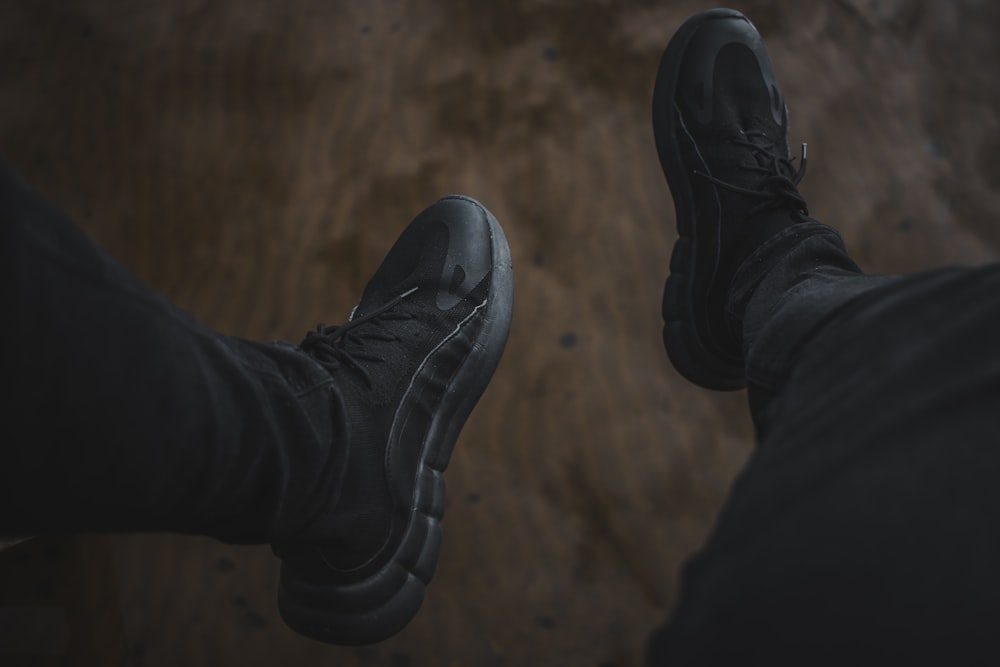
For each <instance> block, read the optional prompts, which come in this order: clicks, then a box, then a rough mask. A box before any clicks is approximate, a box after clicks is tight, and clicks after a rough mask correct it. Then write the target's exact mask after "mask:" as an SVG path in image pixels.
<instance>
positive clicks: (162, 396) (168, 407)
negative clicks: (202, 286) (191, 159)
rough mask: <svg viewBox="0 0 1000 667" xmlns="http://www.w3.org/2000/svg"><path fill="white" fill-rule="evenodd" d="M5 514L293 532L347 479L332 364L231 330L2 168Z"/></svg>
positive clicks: (47, 520) (229, 531)
mask: <svg viewBox="0 0 1000 667" xmlns="http://www.w3.org/2000/svg"><path fill="white" fill-rule="evenodd" d="M0 237H2V238H0V253H2V262H0V271H2V274H3V275H2V278H0V309H2V311H0V312H3V313H4V326H3V327H2V331H0V336H2V339H0V354H2V359H3V361H2V364H3V378H4V379H3V381H4V385H5V387H6V391H5V392H4V393H5V394H6V396H7V398H6V399H4V400H3V401H2V402H0V421H2V424H3V426H2V436H0V437H2V444H0V532H2V533H4V534H18V533H23V534H37V533H49V532H55V531H84V530H175V531H183V532H193V533H203V534H208V535H213V536H216V537H220V538H223V539H227V540H232V541H240V542H267V541H272V540H275V539H287V538H289V537H292V536H294V535H295V534H297V533H298V532H299V531H301V530H302V529H303V528H304V527H305V526H306V525H308V523H309V520H310V519H311V518H312V517H313V516H314V515H315V514H316V513H318V512H320V511H321V510H324V509H326V508H327V507H328V503H329V502H332V501H333V500H334V499H335V497H336V494H337V489H338V482H339V476H340V474H341V471H342V469H343V463H344V457H345V452H344V448H345V447H346V442H345V436H344V417H343V414H342V411H343V408H342V401H341V398H340V395H339V393H338V390H337V387H335V386H333V384H332V382H331V379H330V376H329V374H327V373H326V372H325V371H324V370H323V369H322V367H320V366H318V365H317V364H316V363H315V362H313V361H312V360H311V359H309V358H308V357H306V356H305V355H303V354H301V353H300V352H298V351H297V350H295V349H294V348H293V347H292V346H290V345H286V344H281V343H274V344H271V343H255V342H250V341H244V340H240V339H236V338H231V337H226V336H222V335H220V334H217V333H215V332H213V331H210V330H208V329H207V328H206V327H204V326H203V325H201V324H200V323H199V322H197V321H196V320H195V319H194V318H193V317H191V316H190V315H188V314H187V313H185V312H183V311H181V310H180V309H178V308H176V307H175V306H173V305H172V304H170V303H169V302H168V301H167V300H166V299H164V298H163V297H162V296H160V295H158V294H156V293H154V292H152V291H151V290H149V289H148V288H146V287H145V286H144V285H142V284H141V283H140V281H138V280H137V279H136V278H135V277H134V276H133V275H131V274H130V273H129V272H128V271H126V270H125V269H124V268H123V267H121V266H120V265H119V264H118V263H117V262H115V261H114V260H113V259H112V258H111V257H110V256H108V255H107V254H106V253H104V252H103V251H102V250H100V249H99V248H97V247H96V246H95V245H94V244H92V243H91V242H90V241H89V240H88V239H87V238H86V237H85V236H84V235H83V234H82V233H81V232H80V231H79V230H78V229H77V228H75V227H74V226H73V224H72V223H71V222H70V221H69V220H67V219H66V218H65V217H64V216H63V215H62V214H60V213H59V212H58V211H56V210H55V209H54V208H53V207H51V205H49V204H48V203H46V202H45V201H43V200H42V199H41V198H40V197H39V196H38V195H37V194H35V193H34V192H32V191H31V190H30V189H29V188H28V187H27V186H26V185H25V184H23V183H22V182H21V181H19V180H18V179H17V177H16V176H14V175H12V174H10V173H9V172H6V171H4V172H2V173H0Z"/></svg>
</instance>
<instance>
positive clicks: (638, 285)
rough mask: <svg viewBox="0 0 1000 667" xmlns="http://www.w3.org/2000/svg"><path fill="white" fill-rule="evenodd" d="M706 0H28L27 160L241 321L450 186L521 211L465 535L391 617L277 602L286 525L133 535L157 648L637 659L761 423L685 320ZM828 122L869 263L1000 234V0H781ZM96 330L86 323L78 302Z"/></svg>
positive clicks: (823, 214)
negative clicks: (680, 268)
mask: <svg viewBox="0 0 1000 667" xmlns="http://www.w3.org/2000/svg"><path fill="white" fill-rule="evenodd" d="M708 6H709V5H707V4H706V3H703V2H693V1H686V2H682V1H677V2H669V3H668V2H659V3H656V2H611V1H610V0H609V1H607V2H571V1H569V0H563V1H556V2H553V1H545V0H512V1H509V2H460V1H458V0H447V1H445V0H442V1H440V2H433V3H432V2H426V3H407V2H401V1H399V0H372V1H368V0H364V1H362V0H355V1H342V2H320V1H315V2H309V1H306V0H295V1H288V2H265V1H263V0H258V1H253V2H250V1H247V2H235V1H234V2H226V3H220V2H216V3H209V2H206V1H201V0H184V1H181V0H171V1H167V0H158V1H156V2H139V3H135V2H127V1H124V0H91V1H87V2H61V1H56V0H46V1H44V2H21V3H3V4H2V5H0V156H2V159H3V160H5V161H6V162H7V163H8V164H10V165H11V166H13V167H14V168H15V169H17V170H19V171H20V172H21V173H22V174H23V175H24V176H25V177H26V178H27V179H28V180H29V181H31V182H33V183H34V184H35V185H36V186H37V187H38V189H39V190H41V191H42V192H43V193H45V194H46V195H47V196H48V197H49V198H51V199H52V200H54V201H55V202H56V203H57V204H58V205H60V206H61V207H62V208H64V210H66V211H68V212H69V213H70V214H71V215H72V216H73V217H74V219H76V220H78V221H79V222H80V224H81V225H82V226H83V227H84V228H85V229H86V231H87V232H88V233H89V234H90V235H91V236H92V237H93V238H94V239H96V240H97V241H98V242H99V243H101V244H102V245H103V246H105V247H106V248H108V249H109V250H110V251H111V252H112V253H113V254H114V255H115V256H117V257H118V258H119V259H120V260H121V261H122V262H123V263H124V264H125V265H126V266H128V267H129V268H131V269H132V270H134V271H135V272H136V273H137V274H138V275H139V276H140V277H141V278H142V279H143V280H145V281H146V282H147V283H148V284H149V285H151V286H152V287H153V288H155V289H157V290H160V291H162V292H163V293H164V294H166V295H167V296H168V297H169V298H171V299H172V300H174V301H175V302H176V303H178V304H179V305H181V306H182V307H184V308H185V309H188V310H189V311H191V312H192V313H194V314H195V315H196V316H198V317H199V318H201V319H202V320H203V321H205V322H206V323H207V324H209V325H210V326H212V327H215V328H217V329H218V330H220V331H222V332H225V333H231V334H237V335H240V336H244V337H249V338H261V339H271V338H290V339H294V340H297V339H299V338H300V337H301V335H302V334H303V333H304V332H305V331H306V330H307V329H309V328H311V327H312V326H313V325H314V324H315V323H316V322H317V321H321V320H322V321H325V322H335V321H338V320H340V319H341V318H343V317H346V315H347V314H348V313H349V311H350V308H351V306H352V305H353V303H354V300H355V299H356V298H357V295H358V294H359V293H360V289H361V288H362V286H363V284H364V282H365V280H366V279H367V277H368V275H369V274H370V273H371V272H372V271H373V270H374V268H375V267H376V266H377V264H378V262H379V261H380V259H381V257H382V254H383V253H384V251H385V250H386V249H387V248H388V246H389V244H390V243H391V242H392V240H393V239H394V238H395V236H396V234H397V233H398V232H399V231H400V229H401V228H402V226H403V225H404V224H405V223H406V222H407V221H408V220H409V219H410V217H412V215H413V214H415V213H416V212H417V211H418V210H420V209H421V208H422V207H423V206H425V205H426V204H429V203H430V202H432V201H433V200H434V199H436V198H437V197H439V196H441V195H444V194H447V193H450V192H464V193H467V194H470V195H472V196H474V197H476V198H478V199H480V200H481V201H482V202H483V203H485V204H486V205H487V206H488V207H490V208H491V209H492V210H493V211H494V213H495V214H496V215H497V217H498V218H499V219H500V220H501V222H502V223H504V226H505V228H506V230H507V233H508V236H509V239H510V242H511V246H512V251H513V256H514V263H515V272H516V288H517V306H516V311H515V321H514V326H513V331H512V334H511V338H510V342H509V345H508V348H507V353H506V355H505V357H504V360H503V362H502V364H501V366H500V368H499V371H498V372H497V375H496V377H495V381H494V382H493V384H492V385H491V386H490V388H489V390H488V391H487V393H486V395H485V396H484V397H483V400H482V402H481V403H480V405H479V407H478V408H477V410H476V412H475V413H474V414H473V415H472V417H471V419H470V421H469V423H468V425H467V427H466V429H465V431H464V432H463V435H462V437H461V439H460V441H459V446H458V448H457V450H456V453H455V455H454V458H453V460H452V465H451V467H450V469H449V474H448V484H449V505H448V511H447V515H446V519H445V533H446V534H445V544H444V551H443V555H442V559H441V562H440V564H439V568H438V574H437V575H436V578H435V581H434V582H433V584H432V586H431V588H430V589H429V594H428V597H427V600H426V602H425V604H424V607H423V609H422V611H421V613H420V615H419V616H418V617H417V619H416V620H415V621H414V622H413V623H412V625H411V626H410V627H409V628H407V629H406V630H405V631H404V632H403V633H402V634H400V635H399V636H398V637H396V638H394V639H392V640H390V641H387V642H385V643H383V644H381V645H378V646H375V647H369V648H360V649H346V648H337V647H329V646H325V645H323V644H319V643H316V642H313V641H310V640H307V639H303V638H300V637H298V636H297V635H295V634H294V633H292V632H291V631H289V630H288V629H286V628H285V626H284V625H283V624H282V622H281V620H280V618H279V617H278V615H277V611H276V606H275V599H274V591H275V585H276V577H277V563H276V561H275V560H274V558H273V557H272V556H271V555H270V552H269V550H268V548H267V547H239V548H237V547H230V546H226V545H223V544H220V543H218V542H214V541H212V540H209V539H204V538H196V537H187V536H177V535H137V536H115V537H113V538H112V540H111V544H112V549H113V554H114V556H113V559H114V565H115V568H116V573H117V575H116V580H117V581H116V585H117V587H118V589H119V591H120V601H121V612H122V615H123V618H124V635H125V641H126V643H127V649H128V654H129V663H130V664H134V665H144V666H153V665H190V666H194V665H272V664H281V665H316V664H339V665H392V666H403V665H411V664H412V665H449V666H450V665H592V666H595V667H596V666H598V665H615V666H623V665H635V664H638V663H639V662H640V661H641V654H642V644H643V642H644V640H645V637H646V635H647V633H648V632H649V630H650V629H651V628H652V627H653V626H654V625H655V624H657V623H658V622H660V621H662V620H663V618H664V617H665V616H666V614H667V613H668V611H669V609H670V608H671V605H672V604H673V603H674V602H675V600H676V594H677V575H678V570H679V567H680V565H681V564H682V562H683V560H684V559H685V558H686V557H687V556H688V555H689V554H690V553H691V552H692V551H693V550H695V549H696V548H697V547H698V545H699V544H700V543H701V542H702V540H703V539H704V537H705V535H706V533H707V531H708V530H709V528H710V526H711V524H712V520H713V517H714V515H715V513H716V512H717V510H718V508H719V507H720V505H721V503H722V501H723V500H724V498H725V495H726V492H727V488H728V486H729V484H730V483H731V481H732V479H733V478H734V476H735V475H736V474H737V472H738V470H739V468H740V466H741V464H742V463H743V461H744V460H745V458H746V456H747V455H748V453H749V452H750V450H751V447H752V429H751V426H750V422H749V418H748V416H747V412H746V409H745V396H744V395H743V394H742V393H726V394H720V393H710V392H707V391H703V390H700V389H697V388H695V387H693V386H690V385H689V384H687V383H686V382H684V381H683V380H682V379H681V378H680V377H679V376H678V375H677V374H676V373H675V372H674V371H673V370H672V368H671V367H670V366H669V363H668V362H667V359H666V357H665V354H664V352H663V349H662V344H661V342H660V316H659V302H660V292H661V288H662V282H663V279H664V277H665V275H666V267H667V259H668V257H669V252H670V248H671V245H672V243H673V241H674V238H675V232H674V231H673V208H672V203H671V199H670V196H669V193H668V191H667V189H666V187H665V184H664V182H663V180H662V176H661V174H660V169H659V165H658V163H657V159H656V155H655V150H654V148H653V144H652V137H651V129H650V122H649V108H650V95H651V87H652V80H653V75H654V72H655V70H656V66H657V64H658V61H659V57H660V54H661V51H662V48H663V46H664V45H665V43H666V41H667V40H668V39H669V37H670V35H671V34H672V33H673V31H674V30H675V29H676V28H677V26H678V25H679V24H680V23H681V21H682V20H683V19H684V18H685V17H686V16H687V15H689V14H691V13H693V12H694V11H697V10H699V9H704V8H707V7H708ZM741 8H742V9H743V10H744V11H745V12H746V13H747V14H748V15H749V16H750V17H751V18H752V19H754V20H755V22H756V24H757V26H758V28H759V29H760V30H761V31H762V32H763V34H764V35H765V37H766V39H767V40H768V44H769V48H770V51H771V55H772V59H773V60H774V62H775V66H776V69H777V70H778V74H779V79H780V80H781V81H782V83H783V87H784V91H785V94H786V97H787V99H788V103H789V105H790V107H791V110H792V122H793V130H792V133H793V136H792V141H793V145H794V144H795V142H799V141H803V140H808V141H809V147H810V152H809V154H810V168H809V175H808V177H807V178H806V180H805V181H804V184H803V186H802V191H803V193H804V194H805V195H806V197H807V198H808V200H809V202H810V207H811V210H812V212H813V213H814V214H815V215H816V216H817V217H819V218H820V219H822V220H824V221H826V222H829V223H831V224H833V225H835V226H837V227H839V228H840V229H841V230H842V231H843V233H844V236H845V238H846V240H847V243H848V246H849V248H850V249H851V250H852V252H853V253H854V254H855V256H856V258H857V260H858V261H859V263H860V264H861V265H862V266H863V267H864V268H865V269H867V270H870V271H872V272H879V273H896V272H909V271H915V270H919V269H922V268H926V267H931V266H937V265H941V264H947V263H974V262H981V261H985V260H990V259H994V258H997V257H998V255H1000V223H998V219H1000V218H998V214H1000V161H998V160H997V159H996V156H997V154H998V153H1000V116H998V114H997V111H996V110H997V108H998V102H1000V86H998V83H997V82H998V81H1000V76H998V74H1000V42H998V41H997V40H996V35H997V34H998V30H1000V5H997V4H996V3H993V2H987V1H980V2H976V1H973V0H963V1H960V2H958V1H951V0H938V1H937V2H921V3H912V2H905V1H903V0H883V1H881V2H875V1H874V0H871V1H866V0H840V1H838V2H824V3H818V2H817V3H802V2H793V1H792V0H772V1H769V2H765V1H763V0H755V1H752V2H746V3H744V5H743V6H742V7H741ZM68 324H72V325H74V326H79V325H85V323H68Z"/></svg>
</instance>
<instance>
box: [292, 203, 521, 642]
mask: <svg viewBox="0 0 1000 667" xmlns="http://www.w3.org/2000/svg"><path fill="white" fill-rule="evenodd" d="M446 199H462V200H465V201H468V202H470V203H472V204H474V205H475V206H476V207H477V208H479V209H480V210H481V211H482V212H483V213H484V214H485V215H486V218H487V220H488V221H489V225H490V230H491V240H492V244H493V248H492V250H493V271H492V279H491V282H490V291H489V295H488V296H487V300H486V315H485V318H484V320H483V324H482V328H481V330H480V331H479V334H478V336H477V337H476V340H475V342H474V345H473V346H472V352H470V354H469V356H468V357H467V358H466V360H465V362H464V363H463V365H462V366H461V368H460V369H459V370H458V371H457V372H456V374H455V376H454V378H453V379H452V382H451V385H450V387H449V390H448V391H447V392H446V393H445V397H444V399H443V401H442V403H441V407H440V410H439V411H438V413H437V415H436V416H435V417H434V419H433V421H432V424H431V427H430V429H429V430H428V434H427V437H426V438H425V440H424V443H423V449H422V452H421V456H420V462H421V463H420V467H419V469H418V471H417V480H416V484H415V487H414V488H415V495H414V499H413V505H412V507H411V510H410V521H409V525H408V526H407V529H406V532H405V534H404V535H403V538H402V541H401V542H400V544H399V546H398V548H397V549H396V552H395V554H393V556H392V557H391V558H390V560H389V561H388V562H387V563H386V565H385V566H384V567H382V568H381V569H380V570H378V571H377V572H375V573H374V574H373V575H371V576H370V577H368V578H367V579H365V580H363V581H359V582H356V583H352V584H349V585H315V584H309V583H307V582H304V581H302V580H301V579H298V578H294V577H289V576H282V578H281V581H280V583H279V587H278V610H279V612H280V613H281V617H282V618H283V619H284V621H285V623H287V624H288V626H289V627H291V628H292V629H293V630H295V631H296V632H299V633H300V634H303V635H306V636H307V637H312V638H313V639H318V640H320V641H324V642H328V643H333V644H344V645H361V644H372V643H375V642H378V641H382V640H383V639H387V638H388V637H391V636H392V635H394V634H396V633H397V632H399V631H400V630H402V629H403V628H404V627H405V626H406V625H407V624H408V623H409V622H410V620H411V619H412V618H413V617H414V616H415V615H416V613H417V611H418V610H419V609H420V605H421V604H422V603H423V599H424V590H425V588H426V586H427V584H428V583H429V582H430V580H431V577H432V576H433V574H434V569H435V567H436V565H437V561H438V555H439V554H440V551H441V524H440V520H441V518H442V516H443V515H444V504H445V483H444V477H443V475H442V473H443V472H444V470H445V468H446V467H447V465H448V460H449V459H450V457H451V452H452V450H453V449H454V447H455V442H456V440H458V436H459V433H460V432H461V430H462V427H463V426H464V425H465V421H466V420H467V419H468V417H469V415H470V414H471V413H472V410H473V408H475V406H476V403H477V402H478V401H479V398H480V396H482V394H483V392H484V391H485V390H486V387H487V385H488V384H489V382H490V379H491V378H492V376H493V372H494V371H495V370H496V367H497V365H498V364H499V363H500V357H501V355H502V354H503V350H504V347H505V345H506V342H507V336H508V334H509V333H510V323H511V317H512V315H513V295H514V279H513V271H512V266H511V256H510V247H509V246H508V244H507V238H506V236H505V235H504V232H503V229H502V228H501V227H500V223H499V222H497V219H496V218H495V217H493V215H492V214H491V213H490V212H489V211H488V210H487V209H486V208H485V207H484V206H482V205H481V204H480V203H479V202H477V201H475V200H474V199H471V198H469V197H461V196H452V197H447V198H446ZM283 574H284V573H283Z"/></svg>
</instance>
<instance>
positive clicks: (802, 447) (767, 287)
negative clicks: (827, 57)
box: [0, 173, 1000, 664]
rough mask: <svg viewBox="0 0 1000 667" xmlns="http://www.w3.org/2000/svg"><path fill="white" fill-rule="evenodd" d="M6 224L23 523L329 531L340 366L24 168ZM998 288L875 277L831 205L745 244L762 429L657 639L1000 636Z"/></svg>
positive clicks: (962, 639)
mask: <svg viewBox="0 0 1000 667" xmlns="http://www.w3.org/2000/svg"><path fill="white" fill-rule="evenodd" d="M0 235H2V237H0V253H2V256H0V271H2V272H3V276H2V278H0V307H2V311H0V312H3V313H4V324H3V326H2V327H0V337H2V339H0V354H2V355H3V362H2V363H3V365H2V371H3V378H4V384H5V389H6V391H5V392H4V393H5V398H4V399H2V400H0V419H2V422H3V427H2V429H3V431H2V433H3V436H2V437H3V442H2V445H0V533H3V534H19V533H23V534H31V533H37V532H52V531H60V530H68V531H83V530H156V529H161V530H177V531H183V532H197V533H204V534H209V535H214V536H216V537H220V538H222V539H227V540H231V541H241V542H267V541H274V540H279V539H289V538H294V537H303V538H306V539H308V526H309V525H310V524H311V519H312V518H313V516H314V515H315V514H316V513H317V512H319V511H322V510H324V509H326V508H327V507H328V506H329V505H330V504H331V503H333V502H334V501H335V500H336V498H337V494H338V493H339V479H340V473H341V472H342V467H343V462H344V454H345V451H344V450H345V447H346V443H345V441H344V416H343V401H342V399H341V397H340V395H339V393H338V391H337V388H336V387H335V386H334V385H333V384H332V383H331V381H330V378H329V375H328V374H327V373H326V372H325V371H324V370H323V369H322V368H321V367H320V366H318V365H316V364H315V363H313V362H312V361H311V360H310V359H309V358H308V357H306V356H304V355H302V354H301V353H299V352H297V351H295V350H294V349H293V348H292V347H291V346H288V345H286V344H283V343H273V344H264V343H254V342H249V341H244V340H240V339H236V338H230V337H225V336H221V335H219V334H217V333H214V332H212V331H209V330H207V329H206V328H205V327H203V326H201V325H200V324H198V323H197V322H196V321H195V320H194V319H193V318H191V317H190V316H188V315H187V314H185V313H183V312H182V311H180V310H178V309H177V308H175V307H174V306H172V305H171V304H169V303H168V302H167V301H165V300H164V299H163V298H161V297H159V296H157V295H155V294H153V293H152V292H150V291H149V290H148V289H146V288H145V287H143V286H142V285H141V284H139V282H138V281H137V280H136V279H135V278H134V277H132V276H131V275H130V274H129V273H128V272H126V271H125V270H123V269H122V268H121V267H120V266H119V265H118V264H117V263H116V262H114V260H112V259H111V258H110V257H108V256H107V255H106V254H104V253H103V252H101V251H100V250H98V249H97V248H95V247H94V246H93V244H91V243H90V242H89V241H88V240H87V239H86V238H85V237H84V236H83V235H82V234H81V233H80V232H79V231H78V230H77V229H75V228H74V227H73V225H72V224H71V223H69V222H68V221H67V220H66V219H65V218H64V217H63V216H62V215H60V214H59V213H58V212H57V211H55V210H53V209H52V208H51V207H50V206H48V205H47V204H45V203H44V202H43V201H42V200H41V199H40V198H38V197H37V195H35V194H33V193H32V192H31V191H30V190H29V189H28V188H26V186H24V185H23V184H21V183H20V182H18V181H17V180H16V179H15V178H14V177H13V176H11V175H10V174H7V173H0ZM998 294H1000V266H990V267H984V268H979V269H950V270H944V271H936V272H931V273H925V274H920V275H915V276H911V277H907V278H900V279H895V278H883V277H873V276H865V275H863V274H862V273H861V272H860V271H859V270H858V268H857V267H856V266H855V265H854V263H853V262H852V261H851V260H850V258H849V257H848V256H847V254H846V252H845V251H844V249H843V246H842V244H841V242H840V239H839V236H837V235H836V233H835V232H833V231H832V230H830V229H829V228H826V227H823V226H821V225H810V224H807V225H802V226H798V227H795V228H792V229H790V230H788V231H787V232H786V233H784V234H782V235H781V236H779V237H777V238H775V239H774V240H772V241H771V242H770V243H769V244H768V245H767V246H766V247H765V248H762V249H761V250H760V251H758V252H757V253H756V254H755V255H754V256H753V257H751V258H750V260H748V262H746V263H745V264H744V267H743V268H742V269H741V271H740V273H739V275H738V276H737V278H736V289H735V290H734V292H733V299H732V303H731V304H730V307H731V310H732V312H733V313H734V314H735V315H739V316H740V317H742V318H743V328H744V332H745V341H746V350H747V360H748V369H747V373H748V378H749V380H750V383H751V391H750V396H751V403H752V407H753V412H754V420H755V423H756V425H757V429H758V433H759V441H760V442H759V447H758V449H757V450H756V452H755V453H754V455H753V457H752V458H751V460H750V462H749V463H748V465H747V467H746V469H745V471H744V472H743V474H742V475H741V477H740V479H739V480H738V481H737V483H736V484H735V486H734V488H733V490H732V494H731V497H730V498H729V501H728V503H727V505H726V507H725V509H724V511H723V512H722V515H721V517H720V519H719V522H718V524H717V526H716V528H715V531H714V532H713V535H712V536H711V538H710V540H709V542H708V544H707V546H706V547H705V549H704V550H703V552H702V553H701V554H700V555H699V556H697V557H696V558H695V559H694V560H692V562H691V563H690V564H689V566H688V567H687V568H686V570H685V573H684V581H683V592H682V596H681V601H680V603H679V606H678V608H677V610H676V613H675V615H674V617H673V620H672V622H671V623H670V625H669V626H668V627H667V628H666V629H665V631H664V632H662V633H661V634H660V635H659V636H658V637H657V639H656V641H655V642H654V648H653V651H654V653H655V654H656V655H657V656H661V655H664V654H665V655H667V656H669V657H671V658H672V659H673V661H674V662H672V663H671V664H747V663H749V662H755V661H757V662H766V663H773V662H775V661H781V659H783V658H787V659H788V660H787V662H793V663H795V664H820V663H829V664H857V663H859V662H866V661H867V659H868V658H872V660H873V661H876V660H875V657H876V656H887V655H892V654H894V653H897V652H898V653H899V654H900V655H915V656H917V657H918V658H929V657H931V656H935V652H940V653H942V654H943V655H944V656H945V657H951V656H952V655H953V654H955V653H960V652H962V651H967V650H970V647H973V648H975V649H976V650H977V651H978V650H992V649H993V645H994V643H995V641H996V640H994V639H993V637H994V636H995V635H996V634H997V628H998V627H1000V532H998V530H997V525H996V524H994V523H993V519H995V518H997V517H1000V449H998V445H1000V442H998V441H1000V429H998V426H1000V403H998V400H997V399H998V396H1000V344H998V341H1000V306H998V305H997V296H996V295H998ZM178 415H183V419H179V418H178ZM123 498H127V499H128V503H127V504H125V503H122V499H123ZM996 653H998V652H997V651H994V654H993V656H992V657H995V655H996ZM883 664H884V663H883Z"/></svg>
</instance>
